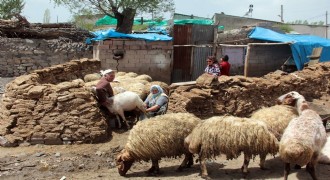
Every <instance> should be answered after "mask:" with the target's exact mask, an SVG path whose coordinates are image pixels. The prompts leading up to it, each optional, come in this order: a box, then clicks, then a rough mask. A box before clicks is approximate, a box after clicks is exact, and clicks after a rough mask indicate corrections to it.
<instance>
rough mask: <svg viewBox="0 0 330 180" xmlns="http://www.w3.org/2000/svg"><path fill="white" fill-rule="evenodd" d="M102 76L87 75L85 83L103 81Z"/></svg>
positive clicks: (98, 74)
mask: <svg viewBox="0 0 330 180" xmlns="http://www.w3.org/2000/svg"><path fill="white" fill-rule="evenodd" d="M101 77H102V75H101V74H100V73H93V74H86V75H85V76H84V81H85V82H91V81H96V80H99V79H101Z"/></svg>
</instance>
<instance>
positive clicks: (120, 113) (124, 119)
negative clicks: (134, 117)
mask: <svg viewBox="0 0 330 180" xmlns="http://www.w3.org/2000/svg"><path fill="white" fill-rule="evenodd" d="M117 113H118V114H119V116H120V117H121V118H122V119H123V121H124V123H125V124H126V126H127V129H130V127H131V126H130V125H129V124H128V122H127V120H126V118H125V114H124V110H122V109H121V110H118V111H117Z"/></svg>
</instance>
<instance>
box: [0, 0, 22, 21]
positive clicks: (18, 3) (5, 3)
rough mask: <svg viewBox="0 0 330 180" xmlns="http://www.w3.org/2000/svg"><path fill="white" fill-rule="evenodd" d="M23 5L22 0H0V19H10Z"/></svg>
mask: <svg viewBox="0 0 330 180" xmlns="http://www.w3.org/2000/svg"><path fill="white" fill-rule="evenodd" d="M24 5H25V3H24V0H0V19H10V18H12V17H14V15H15V14H20V13H21V12H22V10H23V8H24Z"/></svg>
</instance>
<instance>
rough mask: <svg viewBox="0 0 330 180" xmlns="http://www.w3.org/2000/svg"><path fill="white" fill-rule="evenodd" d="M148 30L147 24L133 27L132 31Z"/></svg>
mask: <svg viewBox="0 0 330 180" xmlns="http://www.w3.org/2000/svg"><path fill="white" fill-rule="evenodd" d="M147 29H148V24H138V25H134V26H133V30H134V31H144V30H147Z"/></svg>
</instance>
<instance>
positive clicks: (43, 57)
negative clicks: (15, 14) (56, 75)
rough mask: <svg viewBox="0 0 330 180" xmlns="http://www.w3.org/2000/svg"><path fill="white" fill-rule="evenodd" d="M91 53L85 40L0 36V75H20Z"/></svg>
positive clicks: (84, 56)
mask: <svg viewBox="0 0 330 180" xmlns="http://www.w3.org/2000/svg"><path fill="white" fill-rule="evenodd" d="M92 56H93V53H92V50H91V49H89V48H88V46H86V44H85V43H83V42H79V43H77V42H71V40H69V39H64V38H63V39H61V38H59V39H56V40H44V39H20V38H0V76H1V77H13V76H20V75H23V74H27V73H29V72H31V71H33V70H36V69H43V68H45V67H49V66H51V65H56V64H61V63H65V62H68V61H70V60H72V59H81V58H92Z"/></svg>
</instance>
